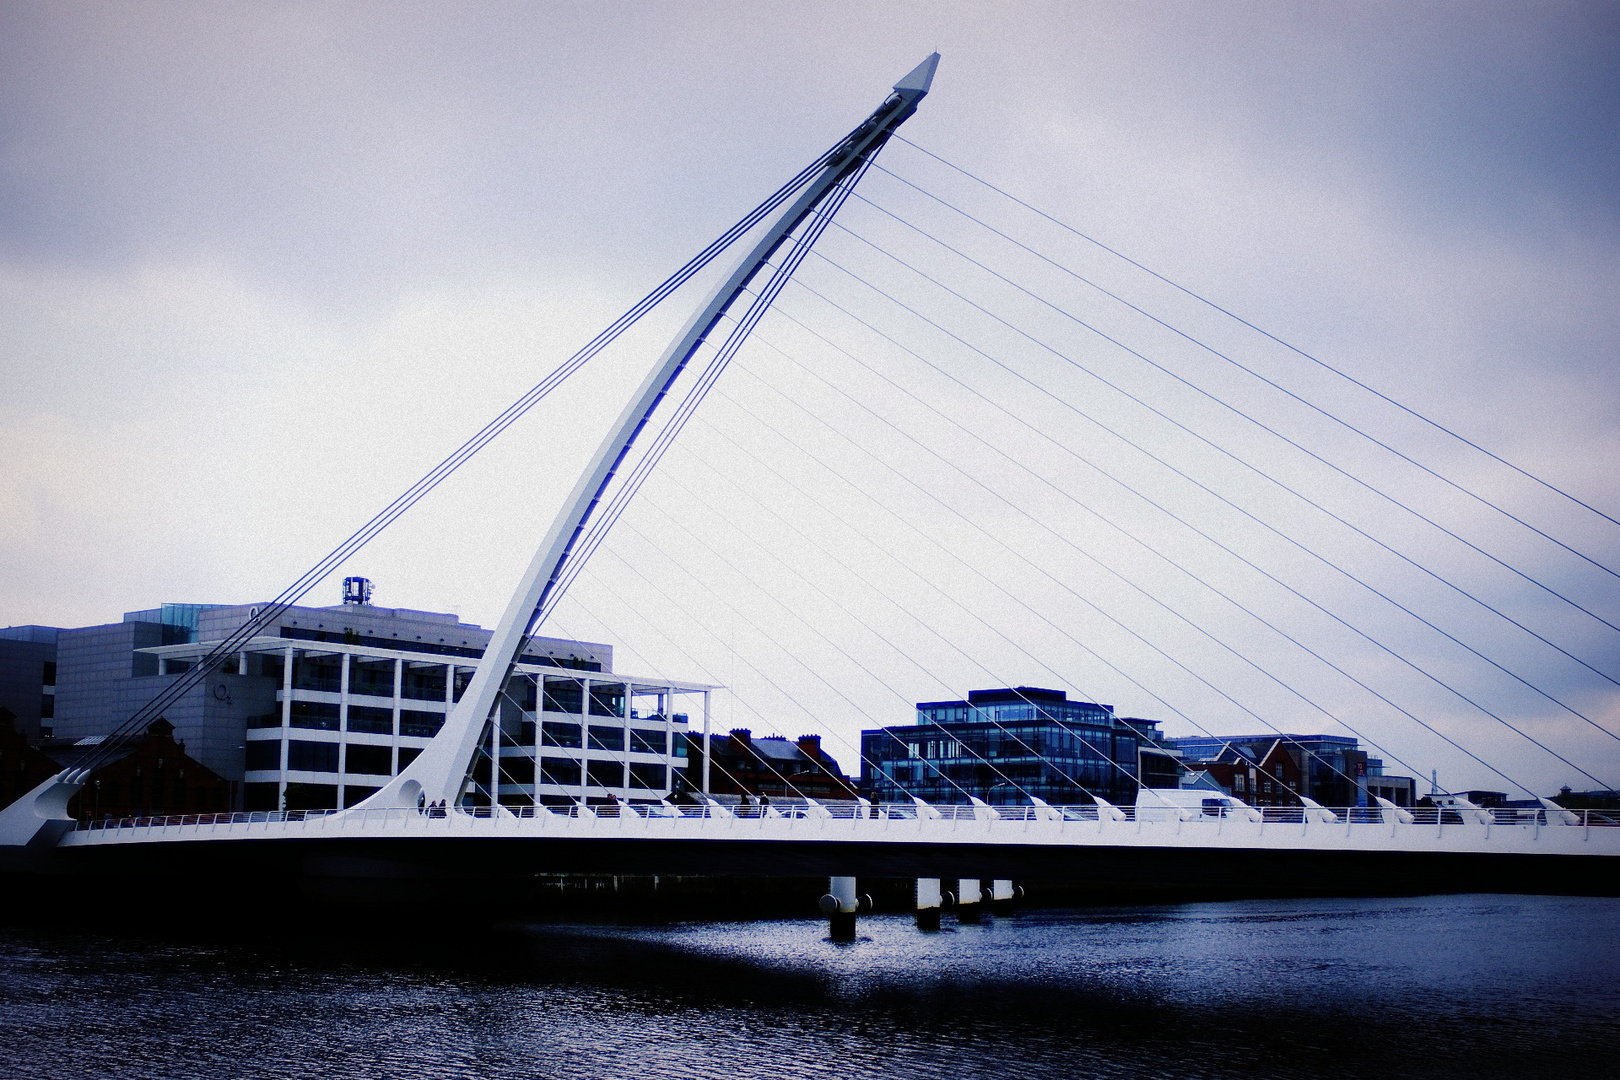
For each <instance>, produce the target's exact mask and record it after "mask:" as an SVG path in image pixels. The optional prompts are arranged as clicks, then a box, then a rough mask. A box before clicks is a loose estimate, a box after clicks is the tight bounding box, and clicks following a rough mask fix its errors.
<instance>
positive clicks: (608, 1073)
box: [0, 896, 1620, 1080]
mask: <svg viewBox="0 0 1620 1080" xmlns="http://www.w3.org/2000/svg"><path fill="white" fill-rule="evenodd" d="M444 917H445V919H446V920H447V921H449V920H452V919H453V918H454V913H453V912H449V911H447V912H445V913H444ZM946 922H947V924H948V925H947V926H946V928H945V929H944V930H942V931H940V932H938V933H934V934H924V933H921V932H919V931H917V930H916V929H914V928H913V927H912V926H911V924H910V921H909V920H908V919H905V918H901V917H897V916H878V917H871V918H865V919H863V920H862V922H861V927H860V937H859V940H857V941H855V942H853V943H849V944H835V943H833V942H831V941H829V940H828V939H827V933H826V928H825V927H824V926H823V925H822V924H820V923H819V922H816V921H812V920H785V921H784V920H778V921H765V922H729V923H681V924H674V925H667V926H623V925H619V926H605V925H555V924H552V925H544V926H523V927H517V928H507V929H502V930H500V931H480V932H478V933H476V934H470V935H468V936H465V937H450V936H444V935H438V936H432V937H429V938H427V939H425V942H418V941H417V940H416V939H415V935H414V934H413V933H411V932H410V931H404V930H397V929H396V930H391V931H388V932H386V933H381V934H376V935H371V936H362V937H355V936H353V935H347V934H346V935H344V936H342V937H331V938H322V937H318V936H303V935H300V936H296V937H295V936H289V935H287V934H286V933H282V934H280V935H278V936H274V937H269V938H253V937H249V936H235V937H230V938H218V937H214V938H206V939H205V938H195V937H185V936H181V935H176V934H173V933H163V934H153V933H150V932H146V931H142V930H141V929H140V928H135V927H125V928H123V929H122V931H121V932H120V933H118V934H116V935H110V934H106V933H101V932H93V931H88V930H71V931H69V930H63V929H60V928H53V929H41V928H26V927H25V928H15V927H13V928H6V929H3V930H0V1017H3V1020H0V1075H3V1076H4V1077H8V1078H10V1077H15V1078H33V1077H41V1078H50V1080H74V1078H79V1077H108V1078H112V1077H117V1078H120V1080H139V1078H148V1077H151V1078H163V1080H181V1078H193V1077H195V1078H208V1080H215V1078H236V1077H252V1078H260V1077H278V1078H279V1077H310V1078H319V1080H343V1078H349V1077H368V1078H369V1077H376V1078H389V1080H393V1078H415V1077H502V1078H520V1077H521V1078H527V1077H557V1078H568V1080H594V1078H598V1077H601V1078H611V1080H629V1078H641V1077H649V1078H658V1077H694V1078H696V1077H703V1078H708V1077H714V1078H723V1080H761V1078H776V1077H792V1078H802V1077H827V1078H838V1080H845V1078H856V1077H884V1078H895V1080H903V1078H910V1077H929V1078H934V1077H937V1078H941V1080H944V1078H951V1080H959V1078H962V1077H1008V1078H1048V1077H1050V1078H1058V1077H1109V1078H1112V1077H1120V1078H1130V1080H1142V1078H1159V1077H1166V1078H1170V1077H1174V1078H1181V1077H1186V1078H1197V1080H1207V1078H1218V1077H1244V1078H1274V1077H1345V1078H1357V1080H1383V1078H1398V1077H1424V1078H1425V1080H1442V1078H1452V1077H1458V1078H1468V1080H1477V1078H1482V1077H1513V1078H1515V1080H1532V1078H1536V1077H1558V1078H1574V1077H1604V1078H1614V1077H1620V900H1612V899H1577V898H1566V897H1516V896H1460V897H1426V898H1419V899H1379V900H1287V901H1246V902H1238V903H1221V904H1189V905H1177V906H1168V907H1152V908H1130V909H1123V908H1121V909H1107V910H1101V909H1077V910H1045V911H1024V912H1020V913H1019V914H1017V915H1015V916H1012V917H1006V918H996V919H992V920H987V921H986V922H985V923H984V924H983V925H981V926H962V927H956V926H953V925H949V923H950V919H949V917H948V916H947V919H946Z"/></svg>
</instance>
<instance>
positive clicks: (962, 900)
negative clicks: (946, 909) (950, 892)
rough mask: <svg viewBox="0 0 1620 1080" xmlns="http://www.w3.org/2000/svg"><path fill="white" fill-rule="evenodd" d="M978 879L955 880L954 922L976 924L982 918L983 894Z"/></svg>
mask: <svg viewBox="0 0 1620 1080" xmlns="http://www.w3.org/2000/svg"><path fill="white" fill-rule="evenodd" d="M979 886H980V882H979V879H978V878H957V879H956V921H957V922H959V923H976V922H979V921H980V920H981V919H982V918H984V904H983V901H984V892H983V890H982V889H981V888H980V887H979Z"/></svg>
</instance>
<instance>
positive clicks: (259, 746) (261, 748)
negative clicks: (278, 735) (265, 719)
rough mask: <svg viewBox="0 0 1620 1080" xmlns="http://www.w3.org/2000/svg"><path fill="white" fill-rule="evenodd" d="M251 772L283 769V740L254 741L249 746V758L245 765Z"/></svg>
mask: <svg viewBox="0 0 1620 1080" xmlns="http://www.w3.org/2000/svg"><path fill="white" fill-rule="evenodd" d="M243 767H244V768H246V769H247V770H248V771H249V772H257V771H261V770H264V769H280V768H281V740H280V739H253V740H251V741H249V742H248V744H247V758H246V761H245V762H244V764H243Z"/></svg>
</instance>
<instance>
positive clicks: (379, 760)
mask: <svg viewBox="0 0 1620 1080" xmlns="http://www.w3.org/2000/svg"><path fill="white" fill-rule="evenodd" d="M393 758H394V751H393V748H392V747H387V746H359V745H354V744H350V745H349V746H347V747H345V748H344V751H343V771H344V772H351V773H365V774H367V775H369V776H388V775H390V774H391V773H392V772H393Z"/></svg>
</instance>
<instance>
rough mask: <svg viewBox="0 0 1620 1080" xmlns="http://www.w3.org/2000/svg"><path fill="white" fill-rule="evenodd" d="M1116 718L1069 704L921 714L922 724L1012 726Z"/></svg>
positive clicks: (939, 708) (951, 708)
mask: <svg viewBox="0 0 1620 1080" xmlns="http://www.w3.org/2000/svg"><path fill="white" fill-rule="evenodd" d="M1112 718H1113V714H1112V713H1110V712H1109V711H1108V710H1107V709H1103V708H1099V707H1098V706H1096V705H1083V704H1078V703H1074V702H1071V703H1068V704H1064V705H1057V704H1043V705H1032V704H1029V703H1027V702H1017V703H1012V704H1007V705H957V704H951V705H933V706H929V707H927V708H920V709H918V710H917V722H918V723H919V724H964V723H965V724H982V723H985V722H987V721H999V722H1001V723H1011V722H1015V721H1019V720H1045V721H1048V722H1060V723H1071V724H1107V723H1109V722H1110V721H1111V720H1112Z"/></svg>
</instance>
